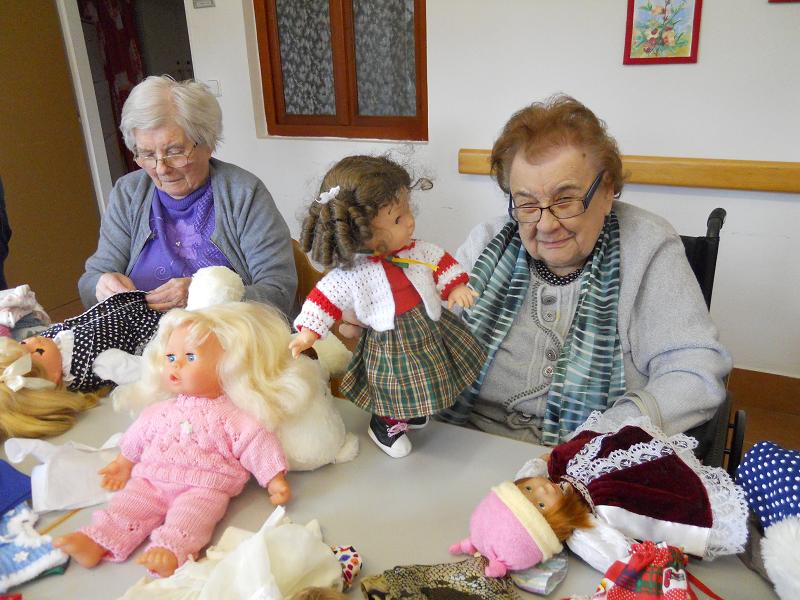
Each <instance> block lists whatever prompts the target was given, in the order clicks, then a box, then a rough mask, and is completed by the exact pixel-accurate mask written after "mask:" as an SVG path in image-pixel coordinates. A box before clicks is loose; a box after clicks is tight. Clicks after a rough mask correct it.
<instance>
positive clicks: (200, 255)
mask: <svg viewBox="0 0 800 600" xmlns="http://www.w3.org/2000/svg"><path fill="white" fill-rule="evenodd" d="M214 215H215V211H214V190H213V189H212V187H211V178H209V179H208V181H206V183H205V184H203V185H202V186H201V187H200V188H198V189H197V190H195V191H194V192H192V193H191V194H189V195H188V196H186V197H185V198H181V199H179V200H177V199H175V198H173V197H172V196H170V195H169V194H167V193H166V192H163V191H161V190H159V189H158V188H155V191H154V193H153V202H152V205H151V207H150V231H151V233H150V237H149V239H148V240H147V242H145V245H144V248H142V252H141V254H139V258H138V259H136V264H135V265H134V266H133V270H132V271H131V274H130V278H131V279H132V280H133V283H134V285H136V289H137V290H144V291H150V290H154V289H156V288H157V287H159V286H160V285H162V284H164V283H166V282H167V281H169V280H170V279H173V278H175V277H191V276H192V275H194V273H195V272H196V271H197V270H198V269H200V268H202V267H208V266H212V265H220V266H224V267H228V268H231V269H232V268H233V267H231V264H230V262H228V259H227V258H225V255H224V254H222V252H220V250H219V248H217V247H216V246H215V245H214V244H213V243H212V242H211V234H212V233H214Z"/></svg>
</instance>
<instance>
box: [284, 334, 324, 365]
mask: <svg viewBox="0 0 800 600" xmlns="http://www.w3.org/2000/svg"><path fill="white" fill-rule="evenodd" d="M318 339H319V336H318V335H317V334H316V333H314V332H313V331H311V330H310V329H303V330H302V331H301V332H300V333H298V334H297V335H296V336H294V337H293V338H292V341H291V342H289V350H291V351H292V358H297V357H298V356H300V355H301V354H302V353H303V352H304V351H305V350H308V349H309V348H311V346H313V345H314V342H316V341H317V340H318Z"/></svg>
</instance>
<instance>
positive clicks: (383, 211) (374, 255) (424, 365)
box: [290, 156, 485, 458]
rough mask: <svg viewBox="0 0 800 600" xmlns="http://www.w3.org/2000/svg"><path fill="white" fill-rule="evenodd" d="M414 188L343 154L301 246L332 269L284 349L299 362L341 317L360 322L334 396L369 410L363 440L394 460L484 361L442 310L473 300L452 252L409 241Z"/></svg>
mask: <svg viewBox="0 0 800 600" xmlns="http://www.w3.org/2000/svg"><path fill="white" fill-rule="evenodd" d="M426 181H427V180H426ZM428 183H429V182H428ZM412 187H414V186H412V184H411V178H410V176H409V174H408V172H407V171H406V170H405V169H404V168H403V167H401V166H400V165H398V164H396V163H394V162H393V161H391V160H389V159H388V158H385V157H379V156H348V157H346V158H344V159H342V160H340V161H339V162H338V163H337V164H336V165H334V166H333V167H332V168H331V169H330V170H329V171H328V173H327V174H326V175H325V177H324V179H323V181H322V186H321V188H320V194H319V197H318V198H316V199H315V200H314V201H313V202H312V203H311V206H310V207H309V213H308V216H307V217H306V218H305V220H304V222H303V231H302V235H301V239H300V243H301V246H302V248H303V250H304V251H305V252H309V251H310V252H311V258H312V259H313V260H315V261H316V262H317V263H319V264H321V265H322V266H323V267H325V268H326V269H330V271H329V272H328V273H327V274H326V275H325V276H324V277H323V278H322V279H321V280H320V281H319V283H318V284H317V286H316V287H315V288H314V289H313V290H312V291H311V293H310V294H309V296H308V298H307V299H306V301H305V303H304V304H303V307H302V311H301V313H300V315H299V316H298V317H297V319H296V320H295V322H294V325H295V327H296V328H297V330H298V331H299V334H298V335H297V336H296V337H295V339H294V340H293V341H292V343H291V345H290V348H291V349H292V352H293V354H294V355H295V356H297V355H298V354H299V353H300V352H302V351H303V350H305V349H307V348H309V347H311V345H312V344H313V343H314V341H315V340H316V339H317V338H319V337H321V336H324V335H326V334H327V332H328V330H329V329H330V327H331V326H332V325H333V324H334V323H335V322H336V321H337V320H339V319H340V318H341V316H342V313H343V312H344V311H353V312H354V313H355V316H356V318H357V319H358V320H360V321H361V322H362V323H364V325H366V327H367V329H366V331H365V332H364V334H363V335H362V336H361V339H360V341H359V343H358V347H357V348H356V351H355V353H354V355H353V359H352V361H351V363H350V365H349V367H348V370H347V373H346V374H345V376H344V378H343V380H342V384H341V386H340V391H341V392H342V394H343V395H344V396H345V398H347V399H348V400H350V401H352V402H353V403H354V404H356V406H359V407H360V408H362V409H364V410H367V411H369V412H371V413H372V418H371V420H370V426H369V432H368V433H369V435H370V438H371V439H372V440H373V441H374V442H375V443H376V444H377V445H378V447H379V448H380V449H381V450H383V451H384V452H386V453H387V454H388V455H389V456H391V457H393V458H400V457H403V456H406V455H407V454H408V453H409V452H410V451H411V442H410V441H409V439H408V436H407V435H406V431H407V430H408V429H409V428H414V427H419V426H424V424H426V423H427V420H428V417H429V415H432V414H434V413H436V412H438V411H439V410H442V409H444V408H447V407H449V406H451V405H452V404H453V402H454V401H455V398H456V397H457V396H458V394H459V393H461V391H462V390H464V388H466V387H467V386H469V385H470V384H472V383H473V382H474V381H475V378H476V377H477V375H478V372H479V371H480V368H481V366H482V365H483V361H484V358H485V354H484V351H483V349H482V348H481V347H480V345H479V344H478V342H477V341H476V340H475V338H473V337H472V335H471V334H470V333H469V332H468V331H467V329H466V328H465V327H464V326H463V324H462V323H461V321H459V319H458V318H457V317H456V316H454V315H453V314H452V313H451V312H450V311H449V310H446V309H444V308H443V307H442V304H441V303H442V301H446V302H447V303H448V307H449V308H452V306H453V305H454V304H457V305H459V306H461V307H463V308H469V307H470V306H472V305H473V303H474V298H475V296H476V295H477V294H476V293H475V292H474V291H473V290H471V289H470V288H468V287H467V282H468V281H469V277H468V275H467V273H465V272H464V270H463V269H462V268H461V266H460V265H459V264H458V263H457V262H456V261H455V259H454V258H453V257H452V256H451V255H450V254H448V253H447V252H445V251H444V250H442V249H441V248H439V247H438V246H435V245H434V244H431V243H428V242H424V241H421V240H416V239H414V237H413V235H414V227H415V220H414V215H413V213H412V209H411V206H410V204H409V196H410V190H411V188H412Z"/></svg>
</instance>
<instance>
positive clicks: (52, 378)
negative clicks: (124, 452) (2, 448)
mask: <svg viewBox="0 0 800 600" xmlns="http://www.w3.org/2000/svg"><path fill="white" fill-rule="evenodd" d="M47 341H50V340H47ZM56 352H57V350H56ZM41 356H42V354H40V353H39V352H37V346H36V345H35V344H32V343H20V342H17V341H14V340H13V339H11V338H7V337H2V338H0V438H2V437H26V438H39V437H49V436H54V435H59V434H61V433H64V432H65V431H67V430H68V429H69V428H70V427H72V425H73V424H74V423H75V419H76V417H77V415H78V414H79V413H81V412H83V411H85V410H88V409H90V408H92V407H93V406H96V405H97V396H96V395H94V394H83V393H80V392H70V391H69V390H67V389H65V388H64V385H63V382H62V383H57V382H58V381H60V380H61V376H60V375H61V371H60V358H58V361H59V368H58V370H56V371H55V375H53V371H52V370H51V371H50V372H48V371H47V370H46V368H45V367H44V366H43V365H42V363H41V362H40V361H39V360H38V359H39V358H40V357H41Z"/></svg>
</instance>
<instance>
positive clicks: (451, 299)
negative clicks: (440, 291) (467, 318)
mask: <svg viewBox="0 0 800 600" xmlns="http://www.w3.org/2000/svg"><path fill="white" fill-rule="evenodd" d="M478 296H480V294H479V293H478V292H476V291H475V290H473V289H470V288H468V287H467V285H466V284H464V283H462V284H461V285H457V286H456V287H454V288H453V290H452V291H451V292H450V296H448V298H447V308H449V309H452V308H453V304H458V305H459V306H460V307H461V308H472V305H473V304H475V298H477V297H478Z"/></svg>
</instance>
